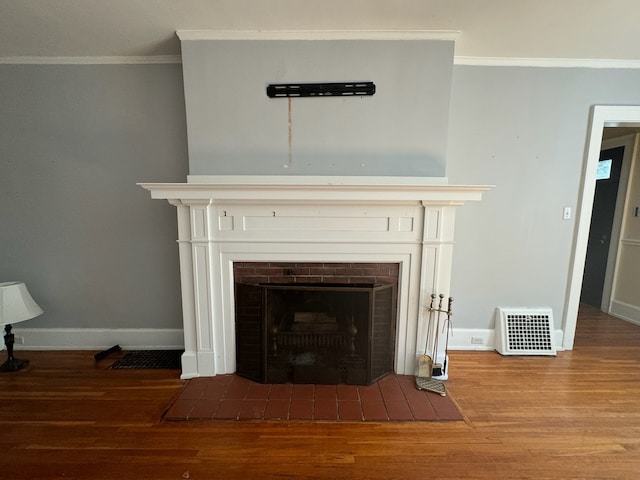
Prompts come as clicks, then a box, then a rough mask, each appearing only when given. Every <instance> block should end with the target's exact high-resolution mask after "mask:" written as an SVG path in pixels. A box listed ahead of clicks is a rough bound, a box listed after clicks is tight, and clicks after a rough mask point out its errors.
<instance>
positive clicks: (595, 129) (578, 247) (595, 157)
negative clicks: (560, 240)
mask: <svg viewBox="0 0 640 480" xmlns="http://www.w3.org/2000/svg"><path fill="white" fill-rule="evenodd" d="M605 127H632V128H638V127H640V106H605V105H597V106H595V107H593V110H592V113H591V119H590V129H589V133H588V138H587V146H586V157H587V159H586V163H585V167H584V170H583V174H582V188H581V190H580V197H579V199H578V206H577V208H576V213H577V217H576V233H575V236H574V243H573V249H572V251H573V257H572V259H571V265H570V269H569V285H568V295H567V301H566V302H565V309H564V319H565V324H564V338H563V341H562V347H563V348H564V349H565V350H571V349H572V348H573V342H574V339H575V333H576V325H577V318H578V309H579V306H580V296H581V292H582V280H583V275H584V268H585V263H586V256H587V245H588V238H589V229H590V226H591V213H592V210H593V201H594V198H595V188H596V173H597V168H598V162H599V160H600V151H601V149H602V136H603V132H604V128H605Z"/></svg>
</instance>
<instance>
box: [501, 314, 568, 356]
mask: <svg viewBox="0 0 640 480" xmlns="http://www.w3.org/2000/svg"><path fill="white" fill-rule="evenodd" d="M495 338H496V343H495V348H496V350H497V351H498V352H499V353H501V354H502V355H555V354H556V345H555V339H554V331H553V314H552V311H551V309H533V308H498V316H497V318H496V332H495Z"/></svg>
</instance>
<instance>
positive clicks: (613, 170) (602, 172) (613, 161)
mask: <svg viewBox="0 0 640 480" xmlns="http://www.w3.org/2000/svg"><path fill="white" fill-rule="evenodd" d="M623 156H624V147H616V148H610V149H607V150H602V151H601V152H600V161H599V165H598V167H599V168H598V173H599V178H598V180H596V192H595V197H594V199H593V213H592V214H591V227H590V229H589V240H588V243H587V258H586V262H585V267H584V277H583V280H582V294H581V296H580V301H581V302H584V303H586V304H588V305H591V306H594V307H597V308H600V307H601V304H602V290H603V289H604V279H605V273H606V270H607V258H608V257H609V246H610V242H611V229H612V227H613V215H614V212H615V209H616V199H617V196H618V186H619V184H620V172H621V171H622V157H623Z"/></svg>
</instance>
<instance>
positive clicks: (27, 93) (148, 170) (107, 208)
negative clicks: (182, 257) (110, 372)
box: [0, 65, 188, 328]
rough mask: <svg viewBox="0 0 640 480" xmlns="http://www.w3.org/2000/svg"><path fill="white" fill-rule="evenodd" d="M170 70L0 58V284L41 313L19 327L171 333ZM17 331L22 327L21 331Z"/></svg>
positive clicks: (175, 167) (175, 136)
mask: <svg viewBox="0 0 640 480" xmlns="http://www.w3.org/2000/svg"><path fill="white" fill-rule="evenodd" d="M181 74H182V72H181V68H180V65H101V66H97V65H75V66H74V65H48V66H47V65H40V66H37V65H0V105H1V108H0V225H1V226H2V227H1V228H0V281H8V280H22V281H25V282H26V283H27V285H28V287H29V289H30V291H31V293H32V295H33V296H34V298H35V299H36V301H37V302H38V303H39V304H40V305H41V306H42V307H43V309H44V310H45V313H44V315H42V316H41V317H39V318H37V319H34V320H32V321H30V322H27V323H26V324H24V327H51V328H61V327H68V328H83V327H87V328H144V327H147V328H180V327H181V325H182V315H181V304H180V287H179V285H180V283H179V269H178V252H177V246H176V243H175V238H176V217H175V208H174V207H172V206H170V205H168V204H167V203H166V202H158V201H152V200H151V199H150V198H149V195H148V192H146V191H145V190H143V189H142V188H140V187H138V186H136V182H140V181H157V182H165V181H175V182H181V181H184V179H185V176H186V174H187V168H188V159H187V151H186V149H187V146H186V132H185V117H184V97H183V93H182V76H181ZM21 328H22V327H21Z"/></svg>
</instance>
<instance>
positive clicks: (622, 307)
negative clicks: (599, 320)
mask: <svg viewBox="0 0 640 480" xmlns="http://www.w3.org/2000/svg"><path fill="white" fill-rule="evenodd" d="M609 314H611V315H613V316H614V317H618V318H620V319H622V320H626V321H627V322H629V323H633V324H636V325H640V307H638V306H637V305H631V304H629V303H625V302H620V301H618V300H612V301H611V309H610V310H609Z"/></svg>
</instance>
